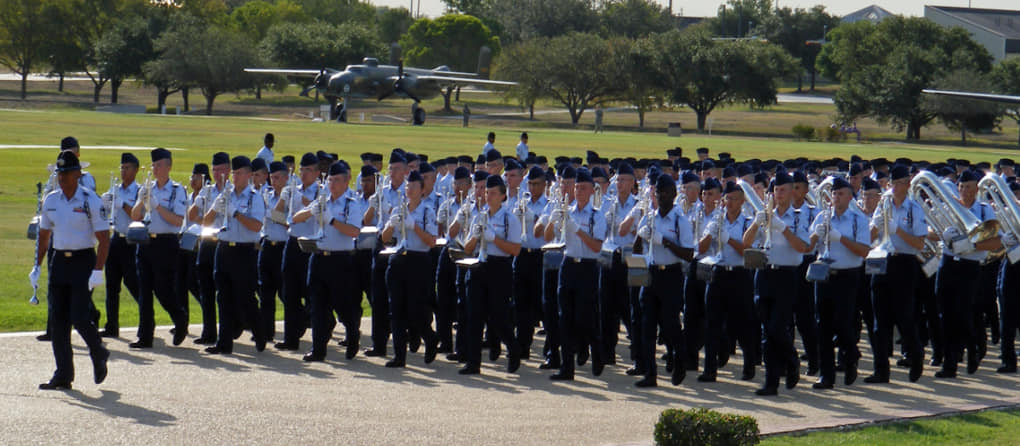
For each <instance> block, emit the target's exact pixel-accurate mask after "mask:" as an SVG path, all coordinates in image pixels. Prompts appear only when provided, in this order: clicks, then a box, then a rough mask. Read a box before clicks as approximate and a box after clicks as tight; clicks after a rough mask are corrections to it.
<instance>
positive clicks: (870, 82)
mask: <svg viewBox="0 0 1020 446" xmlns="http://www.w3.org/2000/svg"><path fill="white" fill-rule="evenodd" d="M829 41H830V43H829V44H827V45H825V46H824V47H823V48H822V51H821V53H820V54H819V56H818V60H817V62H816V65H817V66H818V68H819V69H820V70H821V72H822V74H823V75H825V76H826V77H829V78H831V79H835V80H837V81H839V82H840V84H841V87H840V89H839V91H837V92H836V95H835V96H834V98H833V100H834V102H835V103H836V108H837V111H838V113H839V115H840V116H841V118H842V119H843V120H853V119H856V118H858V117H861V116H871V117H874V118H875V119H876V120H878V121H879V122H883V123H890V124H891V125H892V127H893V128H895V129H896V130H897V131H903V130H905V131H906V137H907V139H911V140H916V139H920V138H921V128H922V127H924V126H926V125H928V124H929V123H930V122H931V121H932V120H934V119H935V118H936V117H937V114H936V113H933V112H932V111H931V110H928V109H926V108H925V107H923V101H922V98H921V90H922V89H925V88H930V87H931V86H932V85H933V83H934V82H935V81H936V80H938V79H940V78H942V77H944V76H945V75H946V74H947V73H950V72H953V71H956V70H960V69H971V70H974V71H976V72H979V73H987V72H989V71H990V70H991V62H992V56H991V54H989V53H988V50H986V49H985V48H984V47H983V46H981V45H980V44H979V43H977V42H975V41H974V40H973V39H972V38H971V37H970V35H969V34H968V33H967V31H965V30H963V29H962V28H951V29H947V28H944V27H942V26H941V25H938V24H936V23H934V22H931V21H929V20H927V19H924V18H919V17H913V18H904V17H891V18H888V19H886V20H883V21H882V22H880V23H879V24H878V25H871V24H870V23H867V22H858V23H854V24H848V25H842V26H839V27H838V28H836V29H835V30H833V31H831V32H830V33H829Z"/></svg>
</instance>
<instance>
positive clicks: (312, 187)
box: [287, 182, 320, 237]
mask: <svg viewBox="0 0 1020 446" xmlns="http://www.w3.org/2000/svg"><path fill="white" fill-rule="evenodd" d="M319 189H320V188H319V183H318V182H312V184H309V185H308V186H307V187H304V186H302V185H299V186H298V188H297V191H295V193H293V194H291V195H290V201H291V204H292V206H290V208H291V209H293V210H294V214H296V213H298V212H299V211H301V210H302V209H304V208H305V205H304V204H303V203H302V201H301V198H302V197H303V198H304V199H305V200H308V201H315V199H316V198H318V197H319ZM294 214H291V215H290V216H289V217H291V218H292V217H294ZM318 229H319V227H318V225H316V224H315V221H314V219H308V220H305V221H303V222H301V223H292V224H291V225H290V229H288V230H287V234H289V235H290V236H291V237H311V236H313V235H315V233H316V231H318Z"/></svg>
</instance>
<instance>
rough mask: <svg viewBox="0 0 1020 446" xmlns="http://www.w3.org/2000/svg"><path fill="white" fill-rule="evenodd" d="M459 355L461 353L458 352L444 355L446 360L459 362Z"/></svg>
mask: <svg viewBox="0 0 1020 446" xmlns="http://www.w3.org/2000/svg"><path fill="white" fill-rule="evenodd" d="M461 356H463V355H461V354H460V353H450V354H449V355H446V360H447V361H457V362H460V358H461Z"/></svg>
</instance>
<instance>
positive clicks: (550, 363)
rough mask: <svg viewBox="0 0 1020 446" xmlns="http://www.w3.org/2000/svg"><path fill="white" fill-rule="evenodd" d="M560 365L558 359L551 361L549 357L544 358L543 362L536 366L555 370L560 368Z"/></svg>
mask: <svg viewBox="0 0 1020 446" xmlns="http://www.w3.org/2000/svg"><path fill="white" fill-rule="evenodd" d="M560 365H561V364H560V362H559V361H553V360H551V359H546V360H545V362H543V363H542V365H540V366H538V368H540V369H542V370H556V369H559V368H560Z"/></svg>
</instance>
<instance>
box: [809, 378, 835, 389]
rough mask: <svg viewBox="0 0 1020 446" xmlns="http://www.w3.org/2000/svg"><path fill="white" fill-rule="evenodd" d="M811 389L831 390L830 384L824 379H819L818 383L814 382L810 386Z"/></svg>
mask: <svg viewBox="0 0 1020 446" xmlns="http://www.w3.org/2000/svg"><path fill="white" fill-rule="evenodd" d="M811 388H812V389H831V388H832V383H831V382H829V381H826V380H824V379H819V380H818V381H815V383H814V384H812V385H811Z"/></svg>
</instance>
